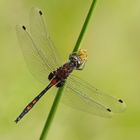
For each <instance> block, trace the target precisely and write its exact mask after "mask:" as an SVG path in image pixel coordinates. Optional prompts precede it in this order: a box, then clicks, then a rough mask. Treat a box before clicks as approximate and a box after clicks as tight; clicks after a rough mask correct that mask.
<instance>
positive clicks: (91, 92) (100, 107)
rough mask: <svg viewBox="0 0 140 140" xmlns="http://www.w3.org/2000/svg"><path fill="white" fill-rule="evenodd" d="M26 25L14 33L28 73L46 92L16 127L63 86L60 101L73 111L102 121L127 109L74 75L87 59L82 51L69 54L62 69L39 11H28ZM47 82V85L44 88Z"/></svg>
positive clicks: (121, 101) (36, 99) (22, 115)
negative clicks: (44, 98)
mask: <svg viewBox="0 0 140 140" xmlns="http://www.w3.org/2000/svg"><path fill="white" fill-rule="evenodd" d="M29 23H30V24H29V25H30V29H29V30H28V29H27V27H26V26H25V25H17V26H16V33H17V37H18V40H19V43H20V46H21V50H22V52H23V56H24V58H25V61H26V63H27V66H28V68H29V70H30V72H31V73H32V75H33V76H34V77H36V79H38V80H39V81H40V82H41V83H42V84H43V85H44V86H45V88H44V89H43V90H42V91H41V92H40V93H39V94H38V95H37V96H36V97H35V98H34V99H33V100H32V101H31V102H30V103H29V104H28V105H27V106H26V107H25V108H24V109H23V111H22V112H21V114H20V115H19V116H18V117H17V118H16V120H15V122H16V123H18V122H19V121H20V120H21V119H22V118H23V117H24V116H25V115H26V114H27V113H28V112H29V111H30V110H31V109H32V108H33V107H34V105H35V104H36V103H37V102H38V101H39V100H40V98H41V97H42V96H43V95H44V94H45V93H47V91H48V90H49V89H50V88H52V87H57V88H59V87H62V86H64V85H65V89H64V92H63V96H62V99H61V100H62V102H63V103H65V104H66V105H68V106H71V107H72V108H75V109H78V110H81V111H84V112H87V113H90V114H93V115H97V116H101V117H111V116H112V114H114V113H120V112H123V111H124V110H125V107H126V105H125V102H124V101H123V100H122V99H120V98H115V97H112V96H110V95H108V94H106V93H103V92H101V91H100V90H99V89H97V88H95V87H94V86H92V85H91V84H90V83H88V82H86V81H84V80H82V79H81V78H79V77H77V76H75V75H73V71H74V70H83V69H84V66H85V63H86V62H87V57H88V55H87V51H86V50H85V49H79V50H78V51H77V52H73V53H71V54H70V55H69V57H68V60H67V61H66V62H65V63H64V64H63V65H62V63H61V61H60V58H59V56H58V53H57V51H56V48H55V46H54V44H53V42H52V40H51V38H50V35H49V32H48V28H47V24H46V20H45V17H44V14H43V12H42V10H41V9H39V8H35V7H34V8H32V9H31V12H30V21H29ZM48 80H49V81H50V82H49V84H48V85H47V86H46V83H47V82H48Z"/></svg>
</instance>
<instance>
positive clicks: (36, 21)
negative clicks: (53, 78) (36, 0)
mask: <svg viewBox="0 0 140 140" xmlns="http://www.w3.org/2000/svg"><path fill="white" fill-rule="evenodd" d="M30 31H31V35H32V38H33V40H34V42H35V44H36V45H37V46H38V47H39V48H40V49H41V50H42V51H43V53H44V55H45V56H47V59H49V60H50V61H48V65H50V66H51V67H52V68H53V70H56V67H58V66H60V65H61V63H60V58H59V57H58V52H57V49H56V48H55V47H54V44H53V42H52V41H51V38H50V36H49V33H48V30H47V24H46V20H45V18H44V16H43V12H42V11H41V10H40V9H38V8H35V7H33V8H32V9H31V12H30ZM56 53H57V55H56Z"/></svg>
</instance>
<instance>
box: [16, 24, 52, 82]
mask: <svg viewBox="0 0 140 140" xmlns="http://www.w3.org/2000/svg"><path fill="white" fill-rule="evenodd" d="M16 32H17V37H18V40H19V42H20V46H21V50H22V52H23V55H24V58H25V61H26V63H27V66H28V68H29V70H30V72H31V73H32V74H33V75H34V76H35V77H36V78H37V79H38V80H39V81H41V82H43V83H44V82H47V79H48V73H49V72H50V71H52V66H51V65H49V64H48V60H49V59H48V57H47V56H46V55H45V54H44V52H43V51H42V50H41V49H40V48H39V47H38V46H37V45H36V44H35V42H34V41H33V39H32V37H31V35H30V34H29V32H28V31H27V29H26V27H25V26H21V25H17V26H16ZM49 61H51V60H49Z"/></svg>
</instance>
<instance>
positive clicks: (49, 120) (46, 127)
mask: <svg viewBox="0 0 140 140" xmlns="http://www.w3.org/2000/svg"><path fill="white" fill-rule="evenodd" d="M95 4H96V0H93V2H92V4H91V6H90V9H89V12H88V14H87V17H86V20H85V22H84V24H83V27H82V30H81V32H80V34H79V37H78V39H77V42H76V44H75V47H74V49H73V51H72V52H76V51H77V50H78V49H79V48H80V44H81V41H82V39H83V36H84V34H85V32H86V29H87V26H88V23H89V20H90V18H91V15H92V12H93V9H94V7H95ZM63 90H64V86H63V87H60V88H59V89H58V91H57V94H56V97H55V99H54V102H53V105H52V107H51V110H50V112H49V115H48V118H47V120H46V122H45V125H44V128H43V130H42V133H41V136H40V140H45V138H46V136H47V134H48V131H49V128H50V126H51V123H52V121H53V118H54V115H55V113H56V109H57V107H58V104H59V101H60V99H61V96H62V92H63Z"/></svg>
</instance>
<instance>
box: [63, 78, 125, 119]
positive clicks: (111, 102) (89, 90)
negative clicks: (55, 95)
mask: <svg viewBox="0 0 140 140" xmlns="http://www.w3.org/2000/svg"><path fill="white" fill-rule="evenodd" d="M62 100H63V102H64V103H65V104H67V105H69V106H71V107H73V108H76V109H79V110H82V111H85V112H88V113H91V114H95V115H98V116H103V117H110V116H111V115H112V112H114V113H119V112H122V111H123V110H124V109H125V103H124V102H123V101H122V100H121V99H117V98H114V97H112V96H110V95H107V94H105V93H102V92H100V91H99V90H98V89H96V88H94V87H93V86H91V85H90V84H89V83H87V82H85V81H83V80H81V79H79V78H78V77H76V76H74V75H71V76H70V77H69V79H68V80H67V82H66V92H65V93H64V94H63V98H62Z"/></svg>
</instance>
